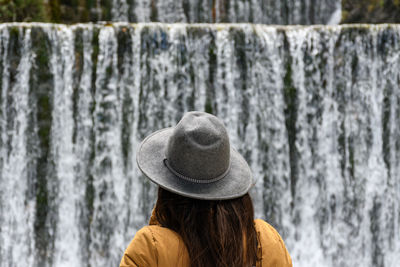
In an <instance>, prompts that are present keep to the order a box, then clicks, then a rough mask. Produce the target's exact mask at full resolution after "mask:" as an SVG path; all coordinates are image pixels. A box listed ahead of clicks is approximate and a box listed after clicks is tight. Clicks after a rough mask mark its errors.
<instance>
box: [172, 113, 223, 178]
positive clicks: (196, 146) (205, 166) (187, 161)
mask: <svg viewBox="0 0 400 267" xmlns="http://www.w3.org/2000/svg"><path fill="white" fill-rule="evenodd" d="M165 154H166V159H167V160H168V164H169V166H170V167H171V168H172V169H173V170H174V171H175V172H176V173H178V174H180V175H182V176H185V177H188V178H191V179H196V180H204V181H207V180H213V179H216V178H218V177H220V176H221V175H223V174H224V173H226V172H227V171H228V169H229V164H230V144H229V137H228V133H227V131H226V129H225V126H224V124H223V123H222V122H221V121H220V120H219V119H218V118H217V117H215V116H213V115H211V114H208V113H204V112H188V113H186V114H185V116H184V117H183V118H182V119H181V120H180V121H179V123H178V124H177V125H176V126H175V128H174V130H173V133H172V135H171V136H170V137H169V140H168V145H167V150H166V153H165Z"/></svg>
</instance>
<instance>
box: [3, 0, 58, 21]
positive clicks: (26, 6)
mask: <svg viewBox="0 0 400 267" xmlns="http://www.w3.org/2000/svg"><path fill="white" fill-rule="evenodd" d="M50 2H52V1H50ZM11 21H24V22H32V21H42V22H48V21H49V17H48V15H47V13H46V9H45V3H44V0H0V22H11Z"/></svg>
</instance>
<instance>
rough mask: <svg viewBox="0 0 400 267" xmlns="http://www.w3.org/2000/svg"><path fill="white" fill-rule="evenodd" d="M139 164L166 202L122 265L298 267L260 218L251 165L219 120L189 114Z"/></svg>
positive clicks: (155, 138)
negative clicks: (255, 205)
mask: <svg viewBox="0 0 400 267" xmlns="http://www.w3.org/2000/svg"><path fill="white" fill-rule="evenodd" d="M137 163H138V166H139V168H140V170H141V171H142V172H143V174H144V175H145V176H146V177H148V178H149V179H150V180H151V181H153V182H154V183H156V184H157V185H159V190H158V199H157V203H156V206H155V208H154V210H153V214H152V216H151V218H150V223H149V224H150V225H149V226H145V227H143V228H142V229H140V230H139V231H138V232H137V233H136V235H135V237H134V238H133V240H132V242H131V243H130V244H129V246H128V248H127V249H126V251H125V254H124V256H123V258H122V260H121V263H120V267H125V266H141V267H142V266H165V267H167V266H183V267H189V266H191V267H205V266H217V267H222V266H224V267H225V266H226V267H228V266H229V267H231V266H257V267H259V266H260V267H266V266H274V267H289V266H292V263H291V259H290V256H289V253H288V252H287V250H286V247H285V245H284V243H283V241H282V239H281V237H280V236H279V234H278V233H277V232H276V230H275V229H274V228H273V227H272V226H270V225H269V224H267V223H266V222H264V221H263V220H255V221H254V218H253V216H254V215H253V213H254V211H253V204H252V201H251V198H250V196H249V194H248V191H249V189H250V188H251V187H252V185H253V180H252V175H251V171H250V168H249V166H248V164H247V163H246V161H245V160H244V159H243V158H242V156H241V155H240V154H239V153H238V152H237V151H236V150H234V149H233V148H231V146H230V144H229V137H228V134H227V131H226V129H225V127H224V125H223V123H222V122H221V121H220V120H219V119H218V118H217V117H215V116H213V115H210V114H207V113H203V112H189V113H186V114H185V115H184V117H183V118H182V119H181V121H180V122H179V123H178V124H177V125H176V126H175V127H173V128H166V129H162V130H160V131H157V132H155V133H153V134H152V135H150V136H148V137H147V138H146V139H145V140H144V141H143V142H142V144H141V145H140V147H139V150H138V154H137Z"/></svg>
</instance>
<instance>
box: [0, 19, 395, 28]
mask: <svg viewBox="0 0 400 267" xmlns="http://www.w3.org/2000/svg"><path fill="white" fill-rule="evenodd" d="M5 27H22V28H34V27H40V28H60V29H61V28H101V27H132V28H146V27H150V28H153V27H154V28H157V27H158V28H165V29H169V28H210V29H216V30H224V29H229V28H239V29H240V28H249V27H250V28H251V27H263V28H273V29H283V30H297V29H317V30H318V29H325V30H329V29H332V30H337V29H343V28H354V29H357V28H358V29H380V28H390V27H395V28H400V24H399V23H382V24H367V23H364V24H363V23H360V24H340V25H323V24H315V25H271V24H254V23H161V22H143V23H129V22H108V21H107V22H106V21H104V22H103V21H100V22H96V23H92V22H89V23H76V24H58V23H44V22H29V23H28V22H7V23H0V29H2V28H5Z"/></svg>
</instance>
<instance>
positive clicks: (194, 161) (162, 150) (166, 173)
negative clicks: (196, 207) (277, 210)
mask: <svg viewBox="0 0 400 267" xmlns="http://www.w3.org/2000/svg"><path fill="white" fill-rule="evenodd" d="M136 160H137V164H138V166H139V169H140V170H141V171H142V172H143V174H144V175H145V176H147V177H148V178H149V179H150V180H151V181H153V182H154V183H156V184H158V185H159V186H160V187H162V188H164V189H166V190H168V191H171V192H173V193H176V194H179V195H182V196H186V197H190V198H196V199H208V200H218V199H232V198H237V197H240V196H242V195H244V194H246V193H247V192H248V191H249V189H250V188H251V186H252V185H253V179H252V174H251V170H250V168H249V165H248V164H247V162H246V161H245V160H244V159H243V157H242V156H241V155H240V154H239V153H238V152H237V151H236V150H234V149H233V148H232V147H231V146H230V144H229V137H228V133H227V131H226V129H225V126H224V124H223V123H222V121H221V120H219V119H218V118H217V117H215V116H213V115H211V114H208V113H204V112H198V111H194V112H188V113H186V114H185V115H184V116H183V118H182V119H181V120H180V121H179V123H178V124H177V125H176V126H175V127H171V128H165V129H162V130H159V131H157V132H155V133H153V134H151V135H149V136H148V137H147V138H146V139H144V140H143V142H142V143H141V144H140V146H139V150H138V153H137V157H136Z"/></svg>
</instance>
